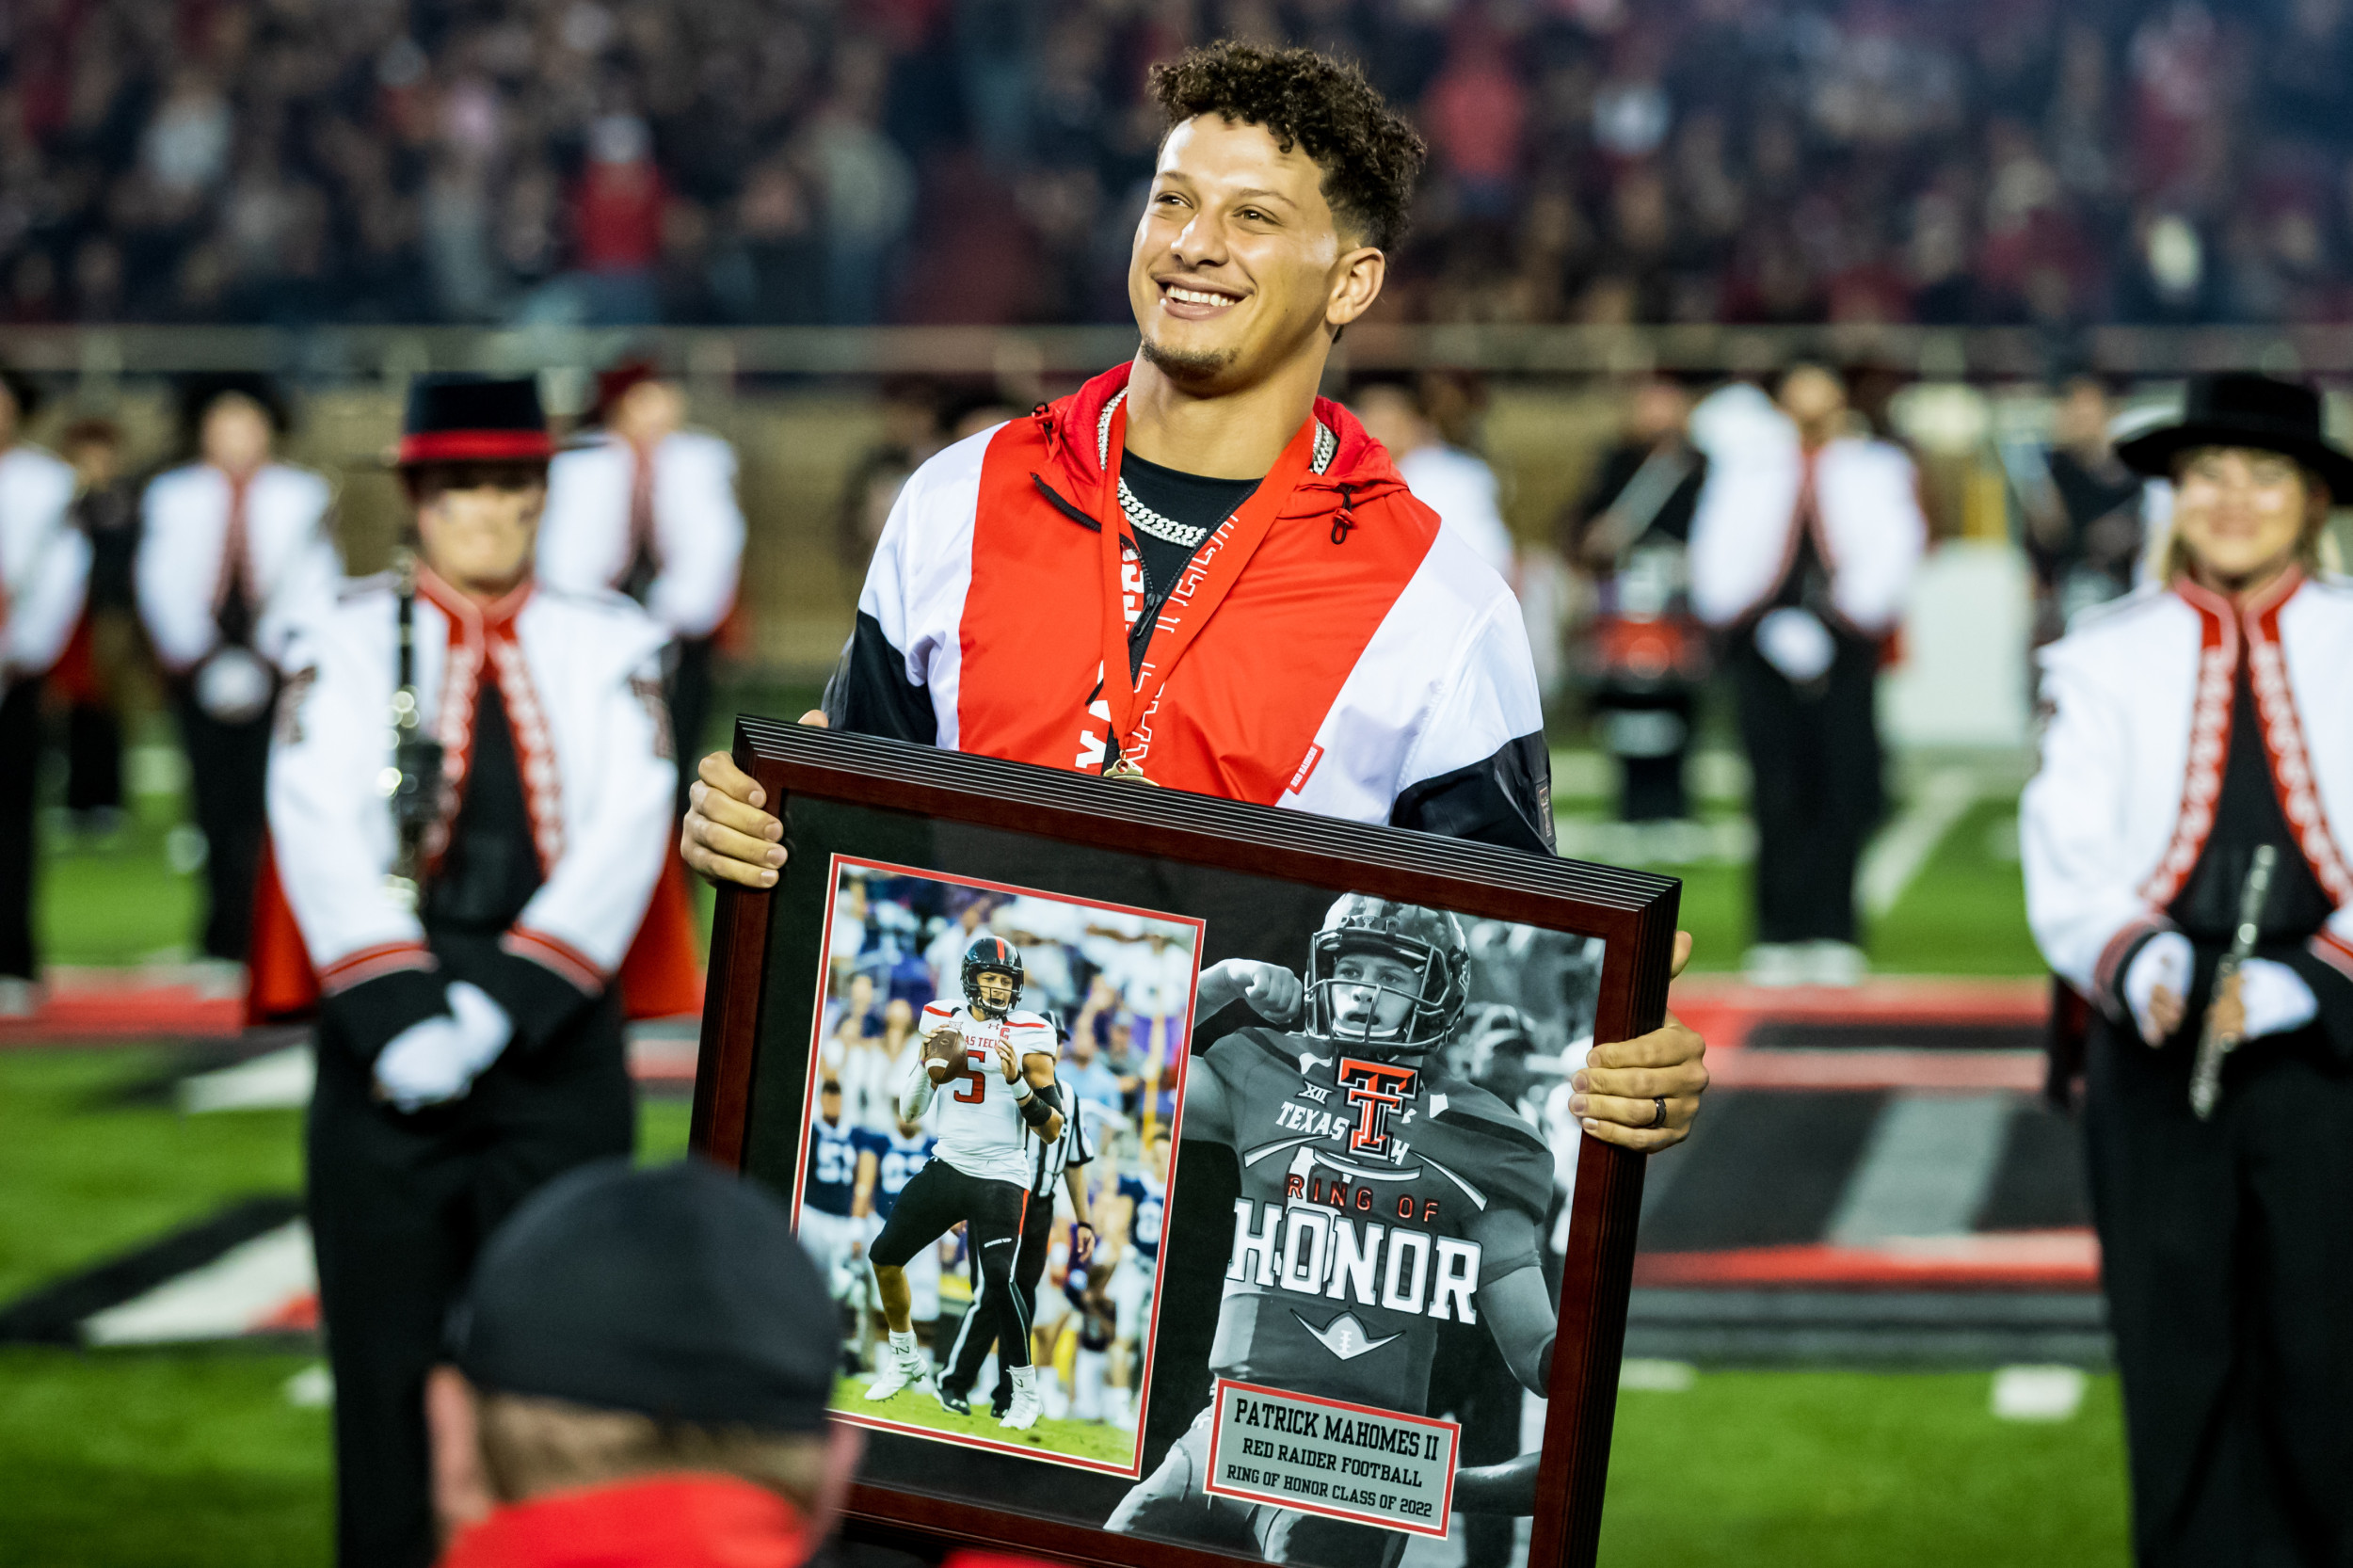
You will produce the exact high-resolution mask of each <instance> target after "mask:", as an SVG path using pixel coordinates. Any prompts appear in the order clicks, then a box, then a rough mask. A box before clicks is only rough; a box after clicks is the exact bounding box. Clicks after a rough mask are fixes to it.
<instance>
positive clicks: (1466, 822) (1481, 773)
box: [1389, 731, 1557, 856]
mask: <svg viewBox="0 0 2353 1568" xmlns="http://www.w3.org/2000/svg"><path fill="white" fill-rule="evenodd" d="M1389 824H1390V825H1391V826H1394V827H1410V828H1413V829H1415V830H1416V831H1417V832H1421V833H1436V834H1439V835H1442V836H1443V837H1445V838H1449V839H1469V840H1474V841H1476V842H1479V843H1482V844H1501V845H1503V846H1504V847H1505V848H1507V849H1522V850H1526V851H1528V852H1529V854H1531V855H1545V856H1549V855H1553V854H1555V853H1557V852H1556V851H1555V850H1554V848H1553V839H1552V754H1551V753H1550V752H1549V751H1547V750H1545V737H1544V734H1543V732H1542V731H1538V732H1537V733H1535V734H1531V735H1522V736H1520V737H1519V738H1518V739H1517V740H1513V741H1509V742H1506V743H1505V744H1504V746H1503V748H1502V749H1501V750H1499V751H1497V753H1496V754H1495V755H1494V756H1492V757H1489V758H1487V759H1485V760H1482V761H1478V762H1473V763H1472V764H1471V765H1470V766H1469V767H1466V768H1457V769H1455V770H1454V771H1453V772H1452V773H1442V774H1440V775H1438V776H1436V777H1435V778H1425V779H1423V780H1422V781H1421V782H1420V783H1418V784H1416V785H1413V786H1412V787H1410V788H1408V789H1407V790H1406V791H1405V792H1403V793H1402V794H1401V795H1399V796H1398V797H1397V804H1396V805H1395V806H1393V807H1391V808H1390V809H1389Z"/></svg>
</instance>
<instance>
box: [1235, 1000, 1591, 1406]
mask: <svg viewBox="0 0 2353 1568" xmlns="http://www.w3.org/2000/svg"><path fill="white" fill-rule="evenodd" d="M1194 1066H1195V1069H1196V1070H1198V1069H1199V1068H1201V1067H1203V1066H1206V1067H1207V1068H1208V1069H1209V1071H1210V1072H1212V1073H1214V1074H1215V1075H1216V1076H1217V1078H1218V1080H1219V1082H1220V1083H1221V1085H1222V1086H1223V1087H1224V1089H1225V1100H1226V1104H1227V1106H1228V1107H1229V1108H1230V1111H1231V1114H1232V1116H1233V1119H1234V1149H1235V1152H1236V1154H1237V1155H1238V1156H1239V1157H1240V1159H1241V1197H1239V1198H1238V1199H1236V1200H1235V1203H1234V1232H1233V1238H1234V1239H1233V1248H1232V1251H1231V1252H1230V1253H1229V1254H1228V1256H1227V1261H1226V1268H1225V1304H1224V1305H1223V1306H1222V1307H1221V1308H1220V1309H1219V1312H1218V1320H1217V1341H1216V1344H1215V1346H1214V1347H1213V1348H1212V1350H1211V1351H1210V1354H1209V1365H1210V1368H1211V1369H1212V1370H1214V1371H1215V1372H1217V1373H1218V1374H1219V1375H1220V1376H1224V1377H1230V1378H1237V1379H1241V1380H1243V1381H1246V1382H1250V1383H1260V1384H1267V1385H1269V1386H1270V1387H1274V1388H1289V1389H1294V1390H1297V1391H1298V1392H1301V1393H1312V1394H1318V1395H1321V1396H1324V1397H1326V1398H1331V1399H1343V1400H1365V1401H1366V1402H1368V1403H1371V1404H1377V1405H1382V1406H1385V1407H1386V1408H1389V1409H1397V1410H1411V1411H1419V1410H1420V1409H1421V1408H1422V1403H1423V1401H1424V1400H1425V1399H1426V1398H1427V1397H1428V1394H1429V1388H1430V1362H1431V1356H1432V1354H1433V1352H1434V1350H1435V1349H1436V1346H1437V1340H1438V1325H1439V1324H1440V1323H1442V1322H1473V1323H1475V1322H1478V1321H1480V1320H1481V1314H1480V1311H1479V1300H1478V1298H1479V1291H1480V1288H1481V1287H1482V1286H1484V1285H1486V1284H1488V1283H1489V1282H1491V1281H1493V1280H1497V1279H1500V1278H1502V1277H1503V1276H1504V1275H1506V1274H1509V1273H1511V1272H1513V1271H1514V1270H1517V1269H1521V1268H1525V1267H1528V1266H1529V1265H1530V1264H1532V1263H1534V1262H1536V1261H1537V1259H1536V1254H1535V1250H1534V1245H1533V1240H1534V1235H1535V1232H1536V1230H1537V1228H1538V1227H1539V1226H1541V1225H1542V1224H1543V1221H1544V1215H1545V1205H1546V1203H1547V1202H1548V1200H1549V1199H1550V1196H1551V1192H1552V1170H1553V1161H1552V1155H1551V1153H1550V1151H1549V1150H1547V1149H1546V1148H1545V1145H1544V1143H1543V1141H1542V1140H1541V1139H1539V1138H1538V1137H1537V1136H1536V1134H1535V1132H1534V1130H1533V1129H1531V1128H1529V1126H1528V1124H1527V1123H1526V1122H1523V1121H1522V1120H1520V1118H1519V1117H1517V1116H1515V1115H1513V1113H1512V1112H1511V1111H1510V1110H1509V1109H1508V1108H1506V1107H1505V1105H1504V1104H1503V1102H1502V1101H1501V1100H1499V1099H1497V1098H1496V1096H1493V1095H1491V1094H1489V1093H1488V1092H1487V1091H1486V1090H1484V1089H1481V1088H1479V1087H1478V1086H1476V1085H1474V1084H1471V1083H1467V1082H1465V1081H1463V1080H1460V1079H1452V1078H1448V1077H1445V1076H1443V1075H1440V1074H1435V1073H1433V1072H1431V1071H1429V1070H1426V1069H1425V1070H1420V1071H1417V1070H1416V1069H1415V1068H1413V1067H1411V1066H1409V1065H1407V1064H1402V1063H1400V1062H1397V1061H1394V1060H1357V1059H1354V1058H1352V1057H1350V1056H1349V1055H1348V1051H1347V1047H1346V1046H1345V1045H1337V1046H1336V1044H1335V1042H1333V1041H1330V1040H1323V1039H1319V1038H1317V1037H1315V1036H1313V1035H1306V1034H1283V1033H1277V1032H1274V1031H1273V1030H1267V1029H1245V1030H1241V1031H1240V1032H1236V1033H1233V1034H1229V1035H1227V1036H1226V1037H1225V1038H1224V1039H1223V1040H1220V1041H1219V1042H1218V1043H1217V1044H1216V1045H1214V1046H1212V1047H1211V1048H1209V1052H1208V1054H1207V1055H1206V1056H1204V1057H1202V1058H1201V1060H1200V1061H1199V1062H1197V1063H1195V1064H1194ZM1498 1209H1518V1210H1520V1211H1521V1212H1523V1213H1525V1214H1526V1215H1527V1216H1528V1218H1529V1226H1528V1233H1529V1245H1528V1246H1527V1247H1526V1248H1525V1249H1524V1250H1519V1249H1515V1250H1514V1251H1513V1253H1512V1254H1511V1255H1509V1256H1497V1250H1496V1249H1493V1248H1488V1247H1484V1246H1482V1245H1481V1242H1480V1240H1478V1239H1477V1236H1476V1235H1475V1227H1476V1222H1477V1221H1478V1220H1479V1219H1480V1218H1481V1216H1482V1215H1484V1214H1487V1213H1489V1212H1491V1211H1496V1210H1498Z"/></svg>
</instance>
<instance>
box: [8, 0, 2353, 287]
mask: <svg viewBox="0 0 2353 1568" xmlns="http://www.w3.org/2000/svg"><path fill="white" fill-rule="evenodd" d="M2347 11H2348V8H2347V6H2346V5H2345V0H2248V3H2246V4H2242V5H2236V6H2233V7H2229V8H2220V7H2216V8H2208V7H2206V6H2203V5H2201V4H2199V3H2197V0H2085V3H2079V4H2075V5H2069V6H2062V5H2060V4H2058V3H2057V0H1981V3H1975V4H1962V3H1960V0H1903V3H1901V4H1894V3H1889V0H1825V3H1823V4H1819V5H1801V4H1791V3H1787V0H1655V3H1653V4H1649V5H1643V6H1635V5H1632V4H1630V3H1629V0H1289V3H1284V0H861V3H860V4H857V5H837V4H824V3H819V0H660V3H657V0H332V3H330V0H16V3H14V4H11V5H9V6H8V7H7V8H5V9H0V318H5V319H8V320H12V321H17V322H38V321H52V320H56V321H75V320H80V321H100V322H104V321H193V322H217V321H246V322H269V323H280V324H287V325H298V324H302V323H306V322H312V321H321V320H330V319H331V320H339V321H349V320H377V321H430V320H439V321H452V322H488V321H517V320H521V321H588V322H602V323H639V322H654V321H670V322H680V323H697V322H702V323H711V322H745V323H783V324H792V323H838V324H863V323H871V322H884V321H892V322H908V323H936V322H958V323H980V324H1002V323H1029V322H1091V321H1103V322H1123V321H1125V320H1126V319H1127V317H1128V306H1127V303H1126V294H1125V287H1124V270H1125V265H1126V260H1127V255H1128V239H1129V232H1130V230H1131V228H1132V224H1133V218H1134V215H1135V214H1136V213H1137V212H1138V211H1139V210H1140V205H1141V189H1142V186H1143V184H1144V181H1145V180H1146V179H1147V178H1148V175H1149V172H1150V169H1151V166H1152V158H1153V152H1154V148H1155V145H1156V141H1157V137H1158V134H1159V130H1160V126H1159V121H1158V119H1157V115H1156V113H1155V111H1154V110H1153V109H1152V108H1151V106H1150V104H1148V102H1146V101H1145V100H1144V96H1143V93H1142V84H1143V79H1144V71H1145V69H1146V67H1147V66H1148V65H1149V64H1150V62H1152V61H1153V60H1155V59H1159V58H1164V57H1166V56H1170V55H1172V54H1174V53H1175V52H1176V51H1177V49H1179V48H1180V47H1182V46H1183V45H1185V44H1187V43H1190V42H1193V41H1197V40H1203V39H1207V38H1209V37H1213V36H1219V35H1228V36H1239V37H1243V38H1252V39H1261V40H1290V41H1294V42H1298V43H1304V44H1309V45H1313V46H1315V47H1317V48H1319V49H1323V50H1327V51H1335V52H1338V53H1341V54H1344V55H1347V56H1353V57H1354V58H1356V59H1358V60H1361V61H1362V62H1363V63H1364V66H1365V68H1366V70H1367V72H1369V75H1370V76H1371V77H1372V79H1373V80H1374V82H1375V83H1376V84H1377V85H1378V86H1379V87H1380V88H1382V89H1383V90H1384V91H1385V93H1387V94H1388V95H1389V96H1390V97H1391V99H1392V101H1394V102H1397V103H1399V104H1404V105H1406V106H1408V107H1409V108H1410V110H1411V112H1412V113H1413V114H1414V115H1415V116H1416V118H1417V120H1418V122H1419V124H1420V126H1421V128H1422V130H1423V132H1424V134H1425V136H1427V137H1428V139H1429V141H1430V144H1431V149H1432V159H1431V165H1430V169H1429V174H1428V177H1427V180H1426V183H1425V186H1424V189H1423V192H1422V197H1421V200H1420V205H1419V211H1418V214H1417V228H1416V232H1415V233H1414V234H1413V236H1412V237H1411V238H1410V239H1409V240H1408V241H1407V243H1406V247H1405V248H1404V252H1403V254H1402V255H1401V257H1400V258H1399V266H1398V269H1397V271H1396V272H1395V273H1394V274H1393V275H1392V282H1391V286H1390V289H1389V292H1388V294H1387V295H1386V296H1385V299H1384V301H1383V306H1382V309H1383V311H1384V312H1385V314H1386V315H1387V316H1388V317H1389V318H1391V319H1400V320H1433V321H1465V320H1498V321H1510V322H1520V321H1588V322H1668V321H1697V322H1707V321H1737V322H1812V321H1820V320H1825V319H1831V320H1893V321H1919V322H1928V323H1956V324H1958V323H2036V324H2051V325H2065V324H2070V323H2077V322H2083V321H2089V320H2126V321H2146V322H2199V321H2217V320H2219V321H2253V322H2276V321H2288V322H2310V321H2333V320H2341V319H2347V318H2348V317H2353V166H2348V163H2347V152H2348V145H2349V144H2353V115H2349V114H2348V113H2347V109H2348V107H2353V86H2348V83H2353V71H2348V69H2347V67H2348V64H2349V63H2353V17H2348V15H2347Z"/></svg>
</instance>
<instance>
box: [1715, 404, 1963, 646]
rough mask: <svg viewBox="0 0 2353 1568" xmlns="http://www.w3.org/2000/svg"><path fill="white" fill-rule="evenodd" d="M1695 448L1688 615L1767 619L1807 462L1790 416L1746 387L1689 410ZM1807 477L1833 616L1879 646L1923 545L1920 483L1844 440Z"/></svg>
mask: <svg viewBox="0 0 2353 1568" xmlns="http://www.w3.org/2000/svg"><path fill="white" fill-rule="evenodd" d="M1691 440H1692V443H1693V444H1694V445H1695V446H1697V447H1698V448H1699V449H1700V450H1701V451H1702V452H1705V454H1706V455H1707V465H1708V467H1707V483H1706V486H1705V488H1704V489H1702V490H1701V492H1700V499H1699V506H1698V509H1697V511H1696V513H1695V514H1694V515H1693V517H1692V520H1691V547H1690V556H1689V561H1690V584H1691V609H1692V612H1693V613H1694V614H1696V615H1697V616H1699V617H1700V618H1701V619H1702V620H1704V621H1705V622H1707V624H1709V625H1710V626H1730V625H1732V624H1733V623H1735V622H1736V621H1738V620H1740V619H1742V618H1743V617H1744V616H1750V615H1752V614H1753V613H1755V612H1756V611H1759V610H1761V609H1763V608H1765V607H1766V604H1767V602H1768V601H1769V600H1770V599H1771V598H1772V597H1773V595H1774V594H1775V593H1776V592H1777V591H1778V590H1779V589H1780V587H1781V585H1782V583H1783V581H1784V580H1785V578H1786V577H1787V576H1788V575H1789V568H1790V566H1791V564H1792V562H1793V561H1794V560H1795V559H1796V556H1797V552H1798V527H1799V523H1800V518H1799V505H1798V503H1799V500H1800V496H1801V491H1802V489H1803V487H1804V483H1805V471H1806V454H1805V452H1804V450H1803V448H1802V447H1801V444H1800V441H1799V439H1798V427H1797V425H1796V424H1794V423H1792V422H1791V421H1790V419H1789V417H1788V416H1787V415H1785V414H1784V413H1783V412H1782V411H1781V410H1780V409H1779V408H1775V407H1774V406H1773V405H1772V404H1771V403H1770V402H1769V400H1767V398H1766V397H1765V394H1764V393H1762V392H1758V391H1757V390H1756V389H1755V388H1753V387H1750V386H1745V385H1742V386H1734V387H1727V388H1725V389H1724V390H1723V391H1722V392H1717V393H1715V394H1714V395H1712V396H1710V397H1708V398H1707V399H1706V400H1705V401H1704V402H1703V403H1701V405H1700V406H1699V407H1698V408H1695V409H1693V410H1692V414H1691ZM1813 467H1814V488H1815V501H1816V504H1815V507H1814V513H1815V517H1816V520H1817V525H1818V526H1817V533H1816V535H1815V545H1816V548H1817V551H1818V552H1820V554H1821V558H1822V566H1823V568H1824V570H1825V571H1827V572H1828V573H1829V575H1830V582H1831V605H1832V608H1833V609H1834V610H1835V611H1836V612H1837V614H1838V616H1839V618H1840V619H1842V620H1844V621H1845V622H1846V623H1847V625H1848V626H1849V628H1850V629H1852V630H1853V631H1856V632H1862V633H1863V634H1865V635H1866V636H1877V635H1879V634H1880V633H1881V632H1887V631H1889V630H1891V629H1892V628H1893V627H1894V626H1895V624H1896V622H1897V619H1898V618H1899V617H1901V616H1902V615H1903V612H1904V603H1905V597H1906V595H1907V594H1909V592H1910V591H1911V587H1912V578H1913V571H1914V569H1915V568H1917V567H1918V566H1919V564H1920V556H1921V553H1922V552H1924V551H1925V550H1926V549H1927V546H1928V520H1927V519H1926V518H1925V517H1924V516H1923V515H1922V513H1921V510H1920V492H1919V475H1918V472H1917V471H1916V470H1914V469H1913V463H1912V458H1911V457H1910V456H1909V455H1907V454H1906V453H1905V452H1904V450H1903V449H1902V448H1901V447H1898V446H1896V445H1893V444H1891V443H1889V442H1887V441H1881V440H1864V439H1861V438H1857V437H1852V436H1842V437H1840V438H1838V439H1837V440H1831V441H1827V442H1825V443H1823V445H1822V447H1821V450H1820V451H1819V452H1817V453H1816V454H1815V455H1814V457H1813Z"/></svg>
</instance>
